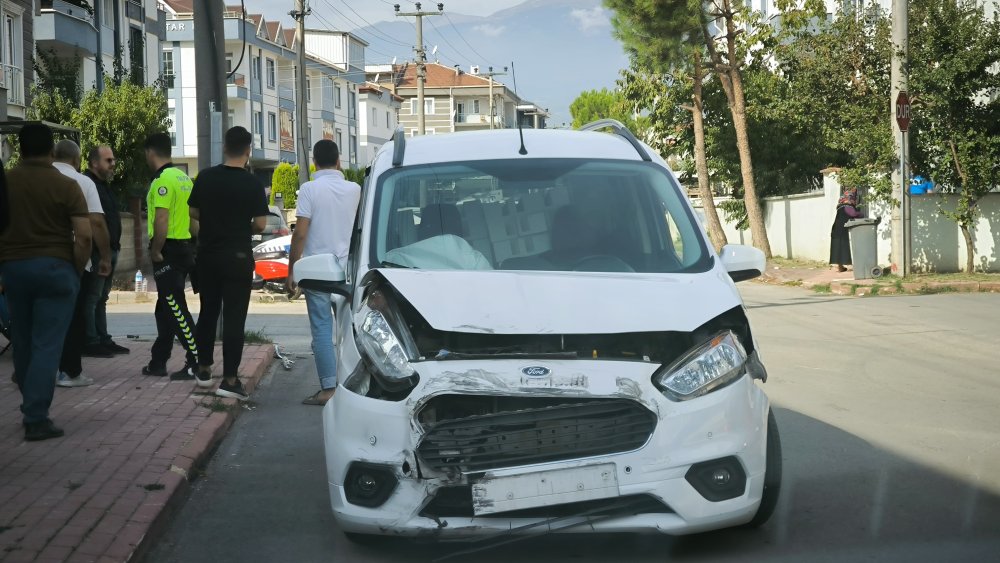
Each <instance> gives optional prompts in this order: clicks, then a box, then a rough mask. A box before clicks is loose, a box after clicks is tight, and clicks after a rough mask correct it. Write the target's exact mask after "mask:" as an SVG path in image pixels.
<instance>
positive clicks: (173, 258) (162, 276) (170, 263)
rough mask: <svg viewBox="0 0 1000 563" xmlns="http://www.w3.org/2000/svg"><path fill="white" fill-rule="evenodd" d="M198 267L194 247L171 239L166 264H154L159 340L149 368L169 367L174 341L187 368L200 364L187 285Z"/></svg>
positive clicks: (157, 336) (166, 245)
mask: <svg viewBox="0 0 1000 563" xmlns="http://www.w3.org/2000/svg"><path fill="white" fill-rule="evenodd" d="M193 266H194V246H193V245H192V244H191V243H189V242H186V241H175V240H168V241H167V242H166V244H164V245H163V262H154V263H153V279H154V280H155V281H156V312H155V313H154V314H155V315H156V341H155V342H153V348H152V358H151V359H150V362H149V365H150V366H151V367H155V368H159V367H165V366H166V365H167V361H169V360H170V352H171V350H172V348H173V346H174V338H177V339H178V340H180V342H181V346H183V347H184V350H185V351H186V356H187V365H188V366H195V365H197V364H198V346H197V344H196V343H195V339H194V319H193V318H192V317H191V312H190V311H188V306H187V299H186V298H185V297H184V285H185V283H186V280H187V277H188V274H189V273H190V272H191V268H192V267H193Z"/></svg>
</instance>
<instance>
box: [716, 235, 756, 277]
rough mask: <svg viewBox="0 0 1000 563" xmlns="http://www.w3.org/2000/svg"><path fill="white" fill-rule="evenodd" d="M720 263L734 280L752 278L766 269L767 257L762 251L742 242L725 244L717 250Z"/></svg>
mask: <svg viewBox="0 0 1000 563" xmlns="http://www.w3.org/2000/svg"><path fill="white" fill-rule="evenodd" d="M719 256H720V257H721V258H722V265H723V266H725V268H726V271H727V272H729V277H731V278H733V281H735V282H741V281H746V280H752V279H754V278H756V277H758V276H760V275H761V274H763V273H764V270H766V269H767V259H766V258H764V253H763V252H761V251H760V250H757V249H756V248H754V247H752V246H746V245H743V244H727V245H726V246H724V247H722V251H721V252H719Z"/></svg>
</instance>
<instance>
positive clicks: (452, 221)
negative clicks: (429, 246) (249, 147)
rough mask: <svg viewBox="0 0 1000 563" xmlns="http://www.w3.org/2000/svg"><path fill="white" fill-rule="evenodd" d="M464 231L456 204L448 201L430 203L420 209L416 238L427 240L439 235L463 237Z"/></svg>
mask: <svg viewBox="0 0 1000 563" xmlns="http://www.w3.org/2000/svg"><path fill="white" fill-rule="evenodd" d="M464 233H465V229H464V228H462V216H461V214H459V212H458V206H456V205H453V204H450V203H431V204H429V205H427V206H425V207H424V208H423V209H421V210H420V225H419V226H418V227H417V240H427V239H429V238H431V237H437V236H441V235H455V236H457V237H464V236H465V234H464Z"/></svg>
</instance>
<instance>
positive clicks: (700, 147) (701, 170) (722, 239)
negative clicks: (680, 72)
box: [691, 53, 728, 252]
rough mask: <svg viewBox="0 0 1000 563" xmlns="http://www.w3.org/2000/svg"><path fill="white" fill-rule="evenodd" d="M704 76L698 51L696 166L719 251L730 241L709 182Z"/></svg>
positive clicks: (710, 233)
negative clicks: (723, 228) (703, 104)
mask: <svg viewBox="0 0 1000 563" xmlns="http://www.w3.org/2000/svg"><path fill="white" fill-rule="evenodd" d="M704 78H705V76H704V74H703V73H702V69H701V54H700V53H696V54H695V56H694V92H693V93H692V95H691V99H692V101H693V102H694V109H693V111H692V112H691V115H692V117H693V118H694V166H695V170H696V171H697V172H698V195H699V196H700V197H701V206H702V210H703V211H704V212H705V223H707V227H708V237H709V238H710V239H712V246H714V247H715V251H716V252H719V251H720V250H722V247H723V246H725V245H726V243H727V242H728V241H727V240H726V232H725V231H724V230H722V221H720V220H719V212H718V210H716V208H715V198H714V197H713V196H712V186H711V185H710V184H709V182H708V160H707V158H706V156H705V118H704V108H703V106H702V94H701V86H702V81H703V80H704Z"/></svg>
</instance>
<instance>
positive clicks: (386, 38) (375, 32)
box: [322, 0, 409, 47]
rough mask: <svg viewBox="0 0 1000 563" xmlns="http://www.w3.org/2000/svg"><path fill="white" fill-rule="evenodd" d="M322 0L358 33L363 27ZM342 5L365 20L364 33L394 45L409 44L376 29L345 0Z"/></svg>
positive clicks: (325, 0) (327, 1) (404, 45)
mask: <svg viewBox="0 0 1000 563" xmlns="http://www.w3.org/2000/svg"><path fill="white" fill-rule="evenodd" d="M322 1H323V3H324V4H326V5H327V6H329V7H330V9H331V10H333V11H334V12H337V13H338V14H340V17H342V18H344V19H345V20H346V21H347V22H348V23H350V24H351V25H353V26H355V29H354V32H355V33H358V34H359V35H360V32H359V30H360V29H361V28H363V27H365V26H364V25H361V24H359V23H358V22H356V21H354V20H352V19H351V18H349V17H348V16H347V14H345V13H344V12H341V11H340V10H338V9H337V8H336V6H334V5H333V4H332V3H330V2H329V0H322ZM344 6H347V9H348V10H350V11H352V12H354V14H355V15H356V16H358V17H359V18H361V21H363V22H365V24H367V27H368V30H369V31H366V32H365V33H367V34H370V35H371V36H372V37H374V38H377V39H379V40H381V41H389V42H391V43H395V44H396V45H399V46H401V47H409V45H407V44H406V43H403V42H402V41H400V40H398V39H396V38H395V37H392V36H391V35H389V34H387V33H385V32H383V31H381V30H379V29H377V28H376V27H375V26H374V25H372V24H371V22H369V21H368V20H366V19H364V18H363V17H361V14H358V13H357V12H355V11H354V8H351V7H350V6H349V5H348V4H347V3H346V2H345V3H344Z"/></svg>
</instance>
